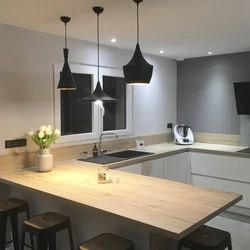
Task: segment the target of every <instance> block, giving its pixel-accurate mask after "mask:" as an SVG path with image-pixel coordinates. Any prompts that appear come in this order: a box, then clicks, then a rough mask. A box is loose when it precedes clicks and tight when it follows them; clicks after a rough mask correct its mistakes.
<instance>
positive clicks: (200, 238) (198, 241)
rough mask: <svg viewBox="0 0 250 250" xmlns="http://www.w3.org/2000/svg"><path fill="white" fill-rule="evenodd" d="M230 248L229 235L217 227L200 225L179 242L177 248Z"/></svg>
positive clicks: (197, 249)
mask: <svg viewBox="0 0 250 250" xmlns="http://www.w3.org/2000/svg"><path fill="white" fill-rule="evenodd" d="M182 247H186V248H188V249H191V250H225V249H226V248H227V249H228V250H232V241H231V235H230V233H228V232H225V231H222V230H219V229H217V228H213V227H209V226H205V225H204V226H202V227H200V228H199V229H197V230H196V231H194V232H193V233H191V234H189V235H188V236H186V237H185V238H183V239H182V240H181V241H180V242H179V247H178V250H181V249H182Z"/></svg>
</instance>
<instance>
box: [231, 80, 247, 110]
mask: <svg viewBox="0 0 250 250" xmlns="http://www.w3.org/2000/svg"><path fill="white" fill-rule="evenodd" d="M234 94H235V100H236V107H237V113H238V115H250V82H235V83H234Z"/></svg>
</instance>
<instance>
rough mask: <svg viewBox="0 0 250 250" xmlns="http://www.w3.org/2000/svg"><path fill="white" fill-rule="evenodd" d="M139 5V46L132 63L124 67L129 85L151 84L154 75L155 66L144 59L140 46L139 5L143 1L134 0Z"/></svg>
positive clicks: (137, 45)
mask: <svg viewBox="0 0 250 250" xmlns="http://www.w3.org/2000/svg"><path fill="white" fill-rule="evenodd" d="M133 1H134V2H135V3H136V4H137V44H136V48H135V52H134V55H133V57H132V59H131V60H130V62H129V63H128V64H127V65H125V66H123V73H124V77H125V80H126V82H127V84H130V85H139V84H149V83H150V81H151V78H152V75H153V66H152V65H151V64H149V63H148V62H147V61H146V60H145V58H144V57H143V55H142V53H141V49H140V45H139V4H140V3H141V2H142V1H143V0H133Z"/></svg>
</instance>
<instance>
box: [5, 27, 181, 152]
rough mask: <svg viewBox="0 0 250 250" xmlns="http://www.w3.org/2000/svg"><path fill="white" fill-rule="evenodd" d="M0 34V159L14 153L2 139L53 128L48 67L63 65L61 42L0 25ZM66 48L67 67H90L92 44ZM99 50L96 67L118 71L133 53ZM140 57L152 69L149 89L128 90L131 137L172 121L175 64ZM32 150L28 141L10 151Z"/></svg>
mask: <svg viewBox="0 0 250 250" xmlns="http://www.w3.org/2000/svg"><path fill="white" fill-rule="evenodd" d="M79 32H83V31H79ZM0 34H1V42H0V44H1V46H0V55H1V56H0V119H1V125H0V155H1V154H6V153H9V152H11V153H16V151H15V150H14V151H9V150H5V149H4V141H5V140H8V139H13V138H20V137H23V136H26V133H27V132H28V131H30V130H34V129H36V128H37V127H39V126H41V125H42V124H52V125H54V120H55V112H54V95H53V91H54V84H55V85H56V84H57V83H54V81H53V66H54V64H55V65H56V64H58V63H62V62H63V53H62V52H63V48H64V39H63V37H60V36H55V35H49V34H45V33H40V32H35V31H31V30H27V29H21V28H16V27H11V26H8V25H3V24H0ZM62 34H63V31H62ZM68 46H69V49H70V54H69V60H70V63H74V65H75V64H76V65H78V66H81V65H84V64H87V65H96V62H97V57H96V55H97V54H96V44H95V43H89V42H84V41H80V40H75V39H69V41H68ZM100 49H101V50H100V56H101V57H100V64H101V66H105V67H111V68H113V67H115V68H120V69H122V66H123V65H125V64H126V63H127V62H128V61H129V60H130V59H131V57H132V55H133V51H129V50H123V49H118V48H114V47H109V46H101V47H100ZM145 57H146V59H147V60H148V61H149V63H151V64H153V65H154V74H153V77H152V81H151V84H150V85H149V86H146V87H140V86H138V87H132V88H133V118H132V119H133V121H132V122H133V136H135V137H136V136H144V135H152V134H161V133H165V132H167V128H166V123H167V122H173V123H175V122H176V112H177V108H176V103H177V100H176V99H177V87H176V86H177V63H176V62H175V61H173V60H172V59H168V58H163V57H158V56H152V55H145ZM152 121H153V122H152ZM77 143H78V144H82V143H85V141H84V142H83V141H79V142H74V144H77ZM57 145H59V144H57ZM65 145H66V144H64V145H63V144H60V146H65ZM67 145H69V144H67ZM55 146H56V145H55ZM32 147H35V145H34V144H33V143H28V147H27V148H25V147H24V148H22V149H16V150H18V152H20V150H24V151H25V150H33V149H35V148H32Z"/></svg>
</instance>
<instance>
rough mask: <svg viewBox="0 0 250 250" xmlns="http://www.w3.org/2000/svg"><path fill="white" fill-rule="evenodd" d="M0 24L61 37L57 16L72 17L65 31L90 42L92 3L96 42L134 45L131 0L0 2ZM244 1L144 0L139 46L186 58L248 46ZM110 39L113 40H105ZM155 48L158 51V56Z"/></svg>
mask: <svg viewBox="0 0 250 250" xmlns="http://www.w3.org/2000/svg"><path fill="white" fill-rule="evenodd" d="M0 4H1V5H0V6H1V8H0V23H4V24H9V25H13V26H18V27H23V28H27V29H31V30H37V31H42V32H46V33H51V34H57V35H64V28H63V24H62V23H61V21H60V19H59V17H60V16H61V15H68V16H70V17H71V18H72V21H71V22H70V23H69V26H68V35H69V37H71V38H77V39H82V40H87V41H93V42H95V41H96V16H95V14H94V13H93V12H92V7H93V6H95V5H99V6H103V7H104V8H105V11H104V13H103V14H102V15H101V43H102V44H106V45H110V46H116V47H120V48H126V49H134V47H135V43H136V40H135V38H136V26H135V25H136V4H135V3H134V2H133V1H132V0H43V1H38V0H22V1H20V0H0ZM249 9H250V1H249V0H144V1H143V3H142V4H140V21H141V31H140V33H141V39H140V40H141V48H142V50H143V51H144V52H146V53H149V54H155V55H161V56H166V57H170V58H173V59H176V58H192V57H200V56H208V52H209V51H212V52H213V55H216V54H224V53H232V52H240V51H247V50H250V15H249ZM112 38H116V39H117V42H116V43H115V44H113V43H111V41H110V40H111V39H112ZM160 50H163V51H164V54H160V53H159V52H160Z"/></svg>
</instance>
